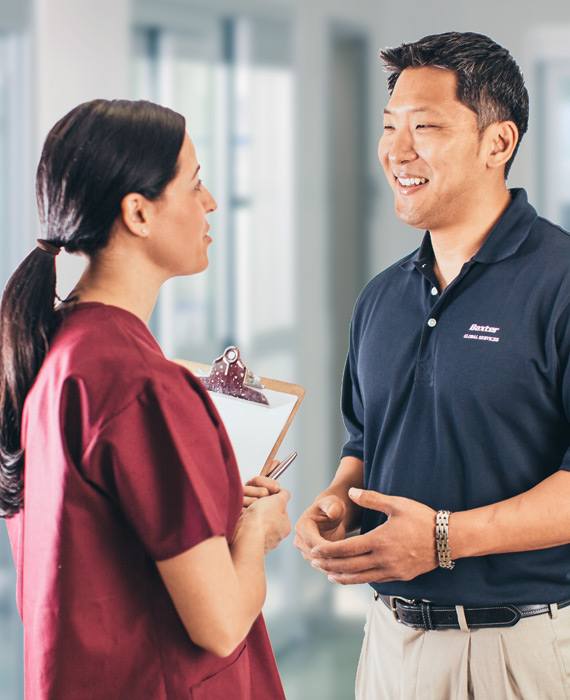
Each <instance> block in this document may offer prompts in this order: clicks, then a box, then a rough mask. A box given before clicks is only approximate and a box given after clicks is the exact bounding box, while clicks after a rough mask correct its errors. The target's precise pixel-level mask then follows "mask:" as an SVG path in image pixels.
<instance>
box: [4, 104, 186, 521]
mask: <svg viewBox="0 0 570 700" xmlns="http://www.w3.org/2000/svg"><path fill="white" fill-rule="evenodd" d="M185 131H186V124H185V120H184V117H182V116H181V115H180V114H177V113H176V112H173V111H172V110H170V109H167V108H165V107H161V106H159V105H156V104H153V103H151V102H146V101H137V102H132V101H129V100H112V101H108V100H94V101H92V102H86V103H84V104H81V105H79V106H78V107H75V109H73V110H72V111H71V112H69V113H68V114H67V115H66V116H65V117H63V119H61V120H60V121H59V122H58V123H57V124H56V125H55V126H54V127H53V129H52V130H51V131H50V133H49V135H48V137H47V139H46V142H45V144H44V148H43V151H42V155H41V158H40V163H39V166H38V171H37V176H36V197H37V203H38V210H39V215H40V222H41V230H42V239H43V240H44V241H48V242H49V244H51V246H54V248H53V249H52V250H55V252H57V249H58V248H62V247H64V248H65V249H66V250H67V251H68V252H70V253H74V252H82V253H85V254H86V255H92V254H93V253H95V252H96V251H98V250H100V249H102V248H104V247H105V246H106V245H107V243H108V241H109V236H110V233H111V229H112V227H113V224H114V222H115V221H116V220H117V218H118V216H119V215H120V213H121V202H122V200H123V198H124V197H125V196H126V195H127V194H129V193H130V192H138V193H140V194H142V195H143V196H144V197H146V198H147V199H150V200H153V199H157V198H158V197H160V195H161V194H162V193H163V192H164V189H165V188H166V186H167V185H168V183H169V182H170V181H171V180H172V179H173V178H174V176H175V175H176V172H177V162H178V155H179V153H180V149H181V148H182V143H183V141H184V135H185ZM55 303H56V271H55V256H54V254H53V252H50V245H48V246H44V248H40V247H37V248H35V249H34V250H33V251H32V252H31V253H30V254H29V255H28V256H27V258H25V260H24V261H23V262H22V263H21V264H20V266H19V267H18V269H17V270H16V271H15V272H14V274H13V275H12V277H11V278H10V280H9V281H8V284H7V285H6V288H5V290H4V294H3V296H2V305H1V307H0V344H1V345H0V517H4V518H6V517H11V516H12V515H15V514H16V513H17V512H18V511H19V510H20V509H21V508H22V506H23V501H24V453H23V450H22V447H21V424H22V410H23V406H24V400H25V398H26V396H27V394H28V391H29V390H30V388H31V386H32V384H33V382H34V380H35V378H36V376H37V374H38V372H39V370H40V367H41V365H42V362H43V361H44V358H45V356H46V354H47V351H48V348H49V343H50V339H51V336H52V334H53V332H54V330H55V327H56V324H57V320H56V319H57V317H58V315H57V313H56V310H55Z"/></svg>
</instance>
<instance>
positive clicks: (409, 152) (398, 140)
mask: <svg viewBox="0 0 570 700" xmlns="http://www.w3.org/2000/svg"><path fill="white" fill-rule="evenodd" d="M388 157H389V158H390V162H391V163H407V162H409V161H411V160H415V159H416V158H417V157H418V156H417V153H416V151H415V148H414V138H413V135H412V133H411V132H410V131H409V129H398V130H397V131H396V133H395V134H394V137H393V138H392V143H391V144H390V153H389V155H388Z"/></svg>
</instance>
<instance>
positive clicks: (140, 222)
mask: <svg viewBox="0 0 570 700" xmlns="http://www.w3.org/2000/svg"><path fill="white" fill-rule="evenodd" d="M146 204H147V199H146V198H145V197H143V196H142V194H138V192H130V193H129V194H127V195H126V196H125V197H123V201H122V202H121V216H122V219H123V223H124V225H125V226H126V227H127V229H128V230H129V231H130V232H131V233H132V234H134V235H135V236H139V237H141V238H146V237H147V236H148V233H149V228H148V221H147V217H146V211H145V210H146Z"/></svg>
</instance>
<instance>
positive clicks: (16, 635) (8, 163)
mask: <svg viewBox="0 0 570 700" xmlns="http://www.w3.org/2000/svg"><path fill="white" fill-rule="evenodd" d="M26 58H27V54H26V51H25V45H24V41H23V40H22V39H21V38H20V36H19V35H18V36H17V35H13V34H0V285H1V288H2V289H3V288H4V286H5V284H6V282H7V280H8V278H9V276H10V274H11V273H12V272H13V270H14V269H15V267H16V266H17V264H18V263H19V261H20V260H21V258H22V257H23V254H24V251H25V248H26V245H27V240H26V239H27V234H28V225H29V214H28V213H27V211H26V209H27V206H26V205H27V203H28V199H27V197H26V198H25V196H24V189H25V187H26V185H28V183H25V184H24V180H25V177H24V173H25V170H26V159H27V157H28V153H27V151H26V143H27V142H29V140H30V139H29V133H28V131H27V126H26V124H27V120H26V118H25V116H23V115H26V114H28V113H29V112H28V111H27V110H26V107H25V102H24V98H25V94H24V89H23V85H24V84H25V81H24V75H25V74H26V73H27V71H26V69H25V67H26ZM28 186H29V185H28ZM23 697H24V690H23V634H22V624H21V621H20V617H19V614H18V611H17V609H16V571H15V567H14V560H13V557H12V550H11V548H10V542H9V540H8V533H7V530H6V526H5V524H4V523H3V522H1V523H0V700H19V699H20V698H23Z"/></svg>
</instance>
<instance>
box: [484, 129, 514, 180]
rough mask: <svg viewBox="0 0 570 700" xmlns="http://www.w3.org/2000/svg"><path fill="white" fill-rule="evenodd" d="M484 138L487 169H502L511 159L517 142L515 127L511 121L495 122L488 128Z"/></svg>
mask: <svg viewBox="0 0 570 700" xmlns="http://www.w3.org/2000/svg"><path fill="white" fill-rule="evenodd" d="M487 129H488V133H487V134H486V137H487V139H488V143H489V148H488V152H487V153H488V155H487V166H488V167H489V168H501V167H504V166H505V165H506V164H507V163H508V161H509V160H510V159H511V157H512V155H513V153H514V150H515V148H516V146H517V143H518V141H519V130H518V128H517V125H516V124H515V123H514V122H511V121H505V122H495V123H494V124H490V125H489V126H488V127H487Z"/></svg>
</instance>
